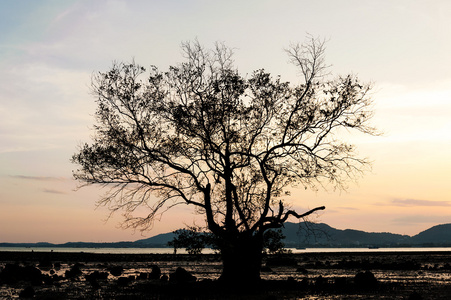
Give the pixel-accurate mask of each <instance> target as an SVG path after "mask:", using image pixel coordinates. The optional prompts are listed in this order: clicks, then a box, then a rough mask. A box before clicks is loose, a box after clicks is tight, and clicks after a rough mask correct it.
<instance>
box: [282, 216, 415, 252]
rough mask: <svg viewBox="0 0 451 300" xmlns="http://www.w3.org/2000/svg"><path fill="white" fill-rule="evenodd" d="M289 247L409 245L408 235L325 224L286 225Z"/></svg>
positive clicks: (287, 244)
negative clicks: (341, 227) (334, 226)
mask: <svg viewBox="0 0 451 300" xmlns="http://www.w3.org/2000/svg"><path fill="white" fill-rule="evenodd" d="M282 233H283V234H284V235H285V236H286V239H285V240H284V242H285V244H286V246H287V247H369V246H377V247H395V246H400V245H406V244H408V243H409V239H410V237H409V236H408V235H401V234H393V233H388V232H365V231H360V230H354V229H345V230H340V229H335V228H333V227H330V226H329V225H327V224H324V223H310V222H301V223H299V224H295V223H286V224H285V226H284V228H283V229H282Z"/></svg>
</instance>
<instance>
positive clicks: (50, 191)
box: [43, 189, 66, 195]
mask: <svg viewBox="0 0 451 300" xmlns="http://www.w3.org/2000/svg"><path fill="white" fill-rule="evenodd" d="M43 191H44V193H49V194H58V195H63V194H66V193H65V192H62V191H58V190H53V189H44V190H43Z"/></svg>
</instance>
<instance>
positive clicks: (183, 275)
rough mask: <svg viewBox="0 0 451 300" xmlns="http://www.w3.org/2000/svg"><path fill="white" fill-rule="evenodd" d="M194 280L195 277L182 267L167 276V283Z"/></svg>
mask: <svg viewBox="0 0 451 300" xmlns="http://www.w3.org/2000/svg"><path fill="white" fill-rule="evenodd" d="M196 280H197V278H196V276H194V275H192V274H191V273H190V272H188V271H187V270H185V269H184V268H182V267H178V268H177V269H176V270H175V272H173V273H171V274H170V275H169V281H173V282H192V281H196Z"/></svg>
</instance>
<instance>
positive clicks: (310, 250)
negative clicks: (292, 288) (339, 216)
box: [0, 247, 451, 254]
mask: <svg viewBox="0 0 451 300" xmlns="http://www.w3.org/2000/svg"><path fill="white" fill-rule="evenodd" d="M286 250H289V251H291V253H294V254H301V253H340V252H345V253H346V252H349V253H351V252H368V253H370V252H371V253H375V252H376V253H377V252H381V253H383V252H451V247H419V248H414V247H405V248H305V249H304V248H303V249H297V248H288V249H286ZM2 251H16V252H71V253H104V254H172V253H174V249H173V248H69V247H67V248H64V247H0V252H2ZM186 253H187V252H186V250H185V249H177V254H186ZM202 253H203V254H212V253H215V251H214V250H213V249H208V248H207V249H204V250H203V251H202Z"/></svg>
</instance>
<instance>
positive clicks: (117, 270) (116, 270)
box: [110, 266, 124, 276]
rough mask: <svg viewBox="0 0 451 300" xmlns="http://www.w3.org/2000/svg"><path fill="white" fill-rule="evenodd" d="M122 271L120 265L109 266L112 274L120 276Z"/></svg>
mask: <svg viewBox="0 0 451 300" xmlns="http://www.w3.org/2000/svg"><path fill="white" fill-rule="evenodd" d="M122 272H124V268H123V267H122V266H114V267H111V268H110V273H111V275H113V276H121V275H122Z"/></svg>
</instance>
